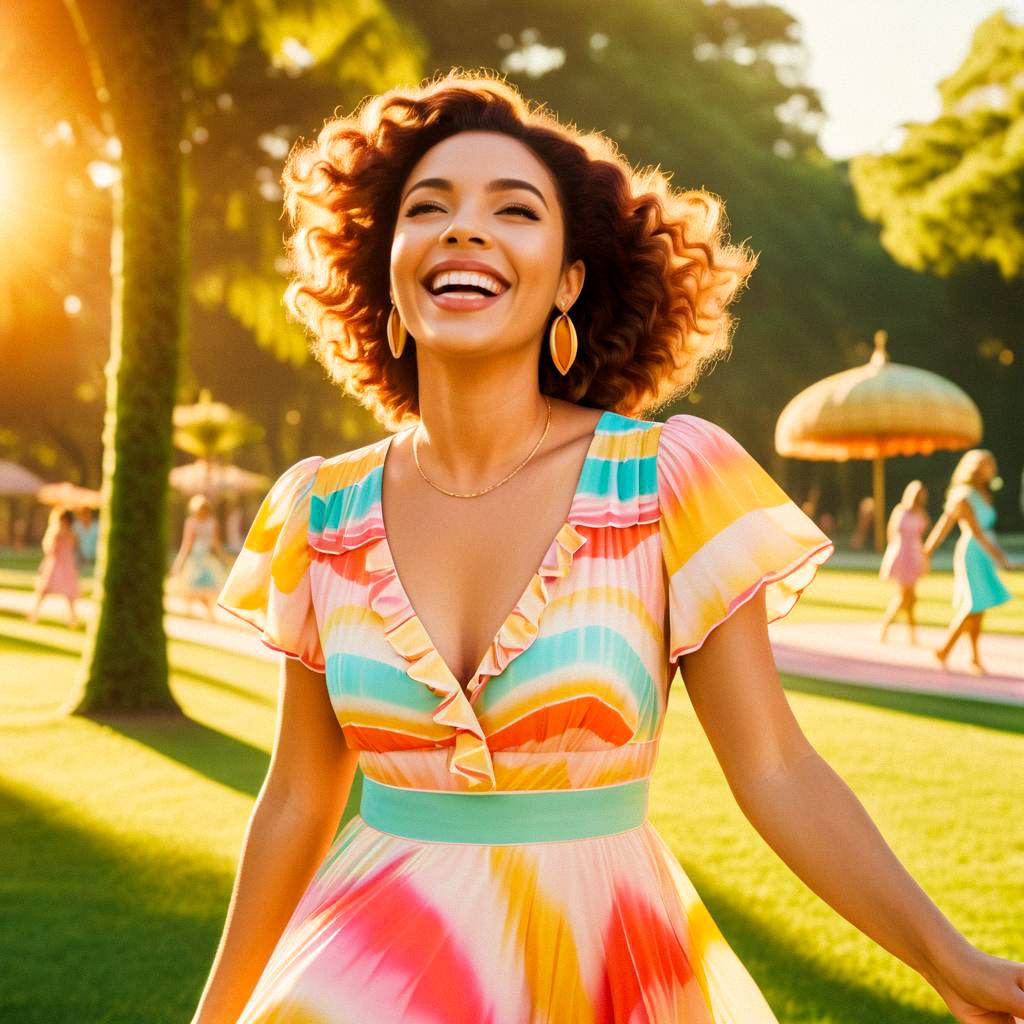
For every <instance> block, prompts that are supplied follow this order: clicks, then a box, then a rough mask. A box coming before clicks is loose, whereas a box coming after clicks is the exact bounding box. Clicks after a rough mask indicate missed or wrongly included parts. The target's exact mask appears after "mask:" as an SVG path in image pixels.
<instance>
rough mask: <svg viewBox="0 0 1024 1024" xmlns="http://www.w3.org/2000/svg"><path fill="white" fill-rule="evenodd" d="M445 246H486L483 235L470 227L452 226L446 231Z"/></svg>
mask: <svg viewBox="0 0 1024 1024" xmlns="http://www.w3.org/2000/svg"><path fill="white" fill-rule="evenodd" d="M444 244H445V245H449V246H459V245H477V246H483V245H486V240H485V239H484V238H483V234H482V233H481V232H480V231H478V230H475V229H472V228H469V227H458V226H452V227H450V228H447V230H445V231H444Z"/></svg>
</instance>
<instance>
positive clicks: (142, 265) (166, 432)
mask: <svg viewBox="0 0 1024 1024" xmlns="http://www.w3.org/2000/svg"><path fill="white" fill-rule="evenodd" d="M66 2H67V4H68V9H69V11H70V13H71V15H72V18H73V19H74V20H75V23H76V26H77V28H78V31H79V35H80V36H81V38H82V40H83V43H84V45H85V46H86V49H87V51H88V54H89V59H90V64H91V66H92V70H93V77H94V81H95V82H96V86H97V89H98V91H99V95H100V99H101V100H103V101H105V105H106V108H107V110H106V117H107V121H108V123H107V124H105V126H104V127H105V128H106V129H107V130H109V131H112V132H113V133H114V134H116V135H117V137H118V138H119V139H120V141H121V147H122V158H121V169H122V181H121V183H120V185H119V186H116V187H115V189H114V232H113V243H112V274H113V286H114V287H113V295H114V298H113V317H112V326H111V343H110V361H109V363H108V365H107V412H106V423H105V429H104V438H103V444H104V455H103V495H104V502H103V509H102V513H101V516H100V540H99V550H98V558H97V568H96V579H97V582H98V596H99V599H100V612H99V616H98V618H97V620H96V622H95V623H94V625H93V626H92V628H91V630H90V634H89V639H88V642H87V645H86V654H85V659H84V662H83V674H82V681H81V691H80V693H79V694H78V695H77V696H76V698H75V701H74V702H73V703H72V709H73V710H74V711H76V712H78V713H90V714H92V713H96V714H106V713H110V712H119V711H138V710H142V709H167V710H172V711H173V710H175V709H177V704H176V703H175V700H174V697H173V696H172V694H171V691H170V687H169V685H168V671H167V640H166V636H165V634H164V626H163V581H164V575H165V571H166V565H167V549H168V543H167V492H168V482H167V474H168V472H169V470H170V467H171V454H172V449H171V412H172V409H173V406H174V400H175V393H176V387H177V380H178V368H179V363H180V361H181V347H182V343H181V339H182V333H183V315H182V314H183V309H184V302H183V289H184V288H185V287H186V282H185V274H184V265H183V256H184V248H185V244H184V243H185V230H184V227H185V226H184V210H183V194H184V189H183V185H184V181H183V176H184V171H185V168H184V156H183V153H182V151H181V148H180V145H179V143H180V140H181V136H182V132H183V130H184V104H185V97H184V91H185V87H186V84H187V82H188V53H189V42H190V40H189V8H190V6H191V5H190V3H189V2H187V0H132V2H131V3H124V2H123V0H66Z"/></svg>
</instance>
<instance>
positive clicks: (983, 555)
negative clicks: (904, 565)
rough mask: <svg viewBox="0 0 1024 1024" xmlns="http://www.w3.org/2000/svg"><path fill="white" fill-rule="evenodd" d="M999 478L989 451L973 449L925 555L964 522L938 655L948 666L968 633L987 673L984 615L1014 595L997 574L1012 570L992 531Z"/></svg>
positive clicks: (975, 658)
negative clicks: (983, 652)
mask: <svg viewBox="0 0 1024 1024" xmlns="http://www.w3.org/2000/svg"><path fill="white" fill-rule="evenodd" d="M997 475H998V468H997V466H996V460H995V457H994V456H993V455H992V453H991V452H990V451H986V450H985V449H983V448H973V449H971V451H969V452H966V453H965V454H964V456H963V457H962V458H961V459H960V461H959V463H957V467H956V469H955V470H954V471H953V477H952V479H951V480H950V484H949V491H948V492H947V495H946V507H945V509H944V510H943V513H942V515H941V516H940V517H939V520H938V522H937V523H936V524H935V527H934V529H933V530H932V532H931V534H930V535H929V537H928V540H927V542H926V543H925V554H926V555H930V554H931V553H932V552H933V551H934V550H935V549H936V548H937V547H938V546H939V545H940V544H941V543H942V542H943V540H945V539H946V537H947V536H948V534H949V532H950V530H952V528H953V526H954V525H955V524H959V526H960V536H959V538H958V539H957V542H956V547H955V548H954V551H953V618H952V621H951V623H950V626H949V632H948V633H947V635H946V640H945V642H944V643H943V645H942V646H941V647H940V648H939V649H938V650H937V651H936V652H935V655H936V657H937V658H938V659H939V661H940V662H942V664H943V666H945V664H946V659H947V658H948V657H949V655H950V652H951V651H952V650H953V647H954V645H955V644H956V642H957V640H959V639H960V637H961V636H962V635H963V634H964V633H966V634H967V636H968V637H969V638H970V641H971V650H972V656H971V664H972V666H973V667H974V668H975V670H976V671H978V672H979V673H983V672H984V671H985V670H984V667H983V666H982V663H981V657H980V655H979V653H978V641H979V639H980V637H981V620H982V616H983V615H984V613H985V612H986V611H987V610H988V609H989V608H994V607H996V605H1000V604H1003V603H1004V602H1006V601H1009V600H1010V597H1011V596H1012V595H1011V594H1010V592H1009V590H1007V589H1006V586H1005V585H1004V584H1003V581H1002V580H1001V579H1000V578H999V573H998V572H997V566H998V567H999V568H1001V569H1009V568H1010V560H1009V559H1008V558H1007V556H1006V553H1005V552H1004V551H1003V549H1002V548H1001V547H1000V546H999V544H998V543H997V542H996V539H995V536H994V534H993V533H992V528H993V527H994V526H995V521H996V510H995V506H994V503H993V498H992V491H993V489H994V488H993V481H994V480H996V479H997Z"/></svg>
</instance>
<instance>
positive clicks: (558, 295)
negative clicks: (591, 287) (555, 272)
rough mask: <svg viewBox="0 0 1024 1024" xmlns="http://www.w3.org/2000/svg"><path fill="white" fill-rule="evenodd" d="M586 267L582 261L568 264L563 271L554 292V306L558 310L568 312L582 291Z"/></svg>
mask: <svg viewBox="0 0 1024 1024" xmlns="http://www.w3.org/2000/svg"><path fill="white" fill-rule="evenodd" d="M586 269H587V268H586V266H585V265H584V263H583V260H576V262H575V263H570V264H569V265H568V266H567V267H566V268H565V269H564V270H563V271H562V276H561V278H560V280H559V282H558V290H557V291H556V292H555V305H556V306H558V308H559V309H563V310H569V309H570V308H571V307H572V305H573V303H575V301H576V300H577V299H578V298H579V297H580V292H581V291H583V280H584V278H585V277H586Z"/></svg>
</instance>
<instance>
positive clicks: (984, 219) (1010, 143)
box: [851, 12, 1024, 279]
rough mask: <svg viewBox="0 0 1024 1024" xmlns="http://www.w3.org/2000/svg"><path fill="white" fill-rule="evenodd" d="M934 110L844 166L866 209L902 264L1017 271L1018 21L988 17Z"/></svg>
mask: <svg viewBox="0 0 1024 1024" xmlns="http://www.w3.org/2000/svg"><path fill="white" fill-rule="evenodd" d="M939 92H940V95H941V98H942V109H941V113H940V114H939V116H938V117H937V118H936V119H935V120H934V121H931V122H929V123H924V124H910V125H907V126H906V130H905V138H904V139H903V142H902V144H901V145H900V146H899V148H897V149H896V150H894V151H893V152H890V153H881V154H865V155H863V156H859V157H857V158H856V159H855V160H854V161H853V164H852V169H851V170H852V179H853V183H854V186H855V188H856V190H857V195H858V197H859V199H860V203H861V207H862V209H863V211H864V213H865V214H866V215H867V216H868V217H870V218H872V219H873V220H876V221H878V222H879V223H881V225H882V236H881V237H882V243H883V244H884V245H885V246H886V248H887V249H888V250H889V251H890V252H891V253H892V254H893V256H894V257H895V258H896V259H897V260H899V262H901V263H903V264H905V265H906V266H908V267H914V268H916V269H927V270H931V271H934V272H935V273H937V274H940V275H944V276H945V275H948V274H950V273H952V272H953V271H954V270H955V269H956V268H957V267H960V266H962V265H964V264H968V263H971V262H975V261H976V262H980V263H987V264H991V265H994V266H995V267H997V268H998V270H999V272H1000V273H1001V274H1002V275H1003V277H1004V278H1007V279H1010V278H1013V277H1019V276H1021V274H1022V273H1024V25H1014V24H1012V23H1011V22H1009V21H1008V20H1007V18H1006V15H1005V14H1004V13H1003V12H998V13H996V14H993V15H992V16H991V17H990V18H988V19H986V20H985V21H984V22H982V23H981V24H980V25H979V26H978V28H977V30H976V31H975V33H974V38H973V41H972V43H971V49H970V52H969V53H968V55H967V57H966V59H965V60H964V62H963V64H962V65H961V66H960V67H959V68H958V69H957V71H956V72H955V73H954V74H952V75H951V76H950V77H949V78H947V79H946V80H945V81H944V82H942V83H941V84H940V86H939Z"/></svg>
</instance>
